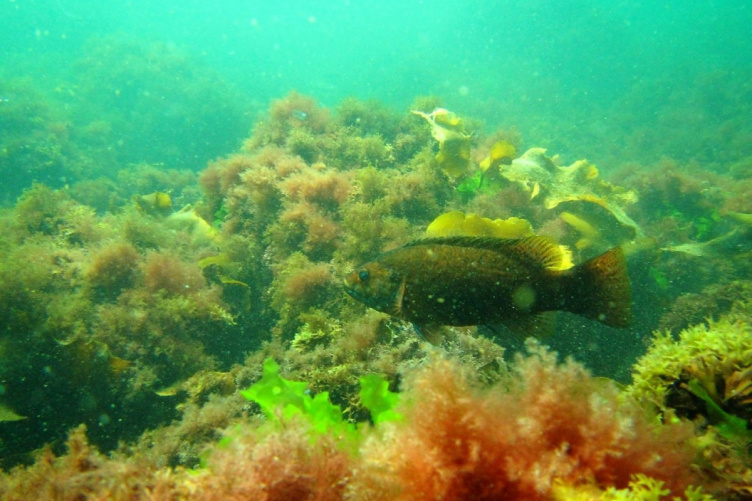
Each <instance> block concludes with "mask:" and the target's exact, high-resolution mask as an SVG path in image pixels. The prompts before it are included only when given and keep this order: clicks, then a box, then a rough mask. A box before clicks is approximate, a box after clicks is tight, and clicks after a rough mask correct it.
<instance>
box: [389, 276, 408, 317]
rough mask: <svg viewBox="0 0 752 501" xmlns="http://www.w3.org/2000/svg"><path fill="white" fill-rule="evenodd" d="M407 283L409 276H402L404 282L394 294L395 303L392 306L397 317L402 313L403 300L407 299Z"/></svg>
mask: <svg viewBox="0 0 752 501" xmlns="http://www.w3.org/2000/svg"><path fill="white" fill-rule="evenodd" d="M406 285H407V277H404V278H402V283H401V284H400V286H399V288H398V289H397V292H396V294H395V295H394V305H393V306H392V308H393V310H392V311H394V313H392V315H394V316H395V317H399V316H400V315H401V314H402V301H403V300H404V299H405V287H406Z"/></svg>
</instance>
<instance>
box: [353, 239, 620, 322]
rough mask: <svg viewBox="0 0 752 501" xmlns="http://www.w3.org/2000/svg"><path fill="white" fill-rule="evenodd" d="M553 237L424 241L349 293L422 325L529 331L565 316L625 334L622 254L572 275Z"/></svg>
mask: <svg viewBox="0 0 752 501" xmlns="http://www.w3.org/2000/svg"><path fill="white" fill-rule="evenodd" d="M560 261H561V252H560V250H559V248H558V246H557V245H556V244H555V243H554V242H553V240H551V239H549V238H547V237H530V238H523V239H513V240H507V239H498V238H476V237H448V238H434V239H426V240H419V241H417V242H414V243H411V244H409V245H406V246H404V247H401V248H399V249H395V250H393V251H390V252H387V253H385V254H382V255H381V256H379V257H378V258H377V259H376V260H374V261H371V262H369V263H366V264H364V265H363V266H361V267H360V268H358V269H357V270H356V271H354V272H353V273H351V274H350V275H348V277H346V279H345V289H346V290H347V292H348V293H349V294H350V295H351V296H353V297H354V298H355V299H358V300H359V301H361V302H363V303H365V304H366V305H368V306H370V307H372V308H374V309H377V310H379V311H383V312H385V313H389V314H391V315H393V316H395V317H398V318H401V319H403V320H407V321H409V322H413V323H415V324H417V325H456V326H463V325H481V324H504V325H507V326H508V327H510V328H512V329H513V330H518V331H519V330H522V331H525V330H530V329H529V327H530V326H532V325H534V324H535V321H536V319H537V318H538V317H539V315H538V314H541V313H544V312H549V311H557V310H564V311H570V312H572V313H576V314H579V315H583V316H586V317H589V318H594V319H596V320H598V321H601V322H603V323H605V324H607V325H611V326H614V327H625V326H627V325H629V323H630V320H631V310H630V308H631V306H630V305H631V300H630V288H629V279H628V277H627V273H626V265H625V260H624V255H623V253H622V251H621V250H620V249H619V248H615V249H612V250H610V251H608V252H606V253H605V254H603V255H601V256H598V257H596V258H593V259H592V260H590V261H588V262H586V263H584V264H582V265H580V266H577V267H574V268H571V269H569V270H564V271H559V270H556V269H554V268H555V267H556V266H557V265H558V264H559V263H560Z"/></svg>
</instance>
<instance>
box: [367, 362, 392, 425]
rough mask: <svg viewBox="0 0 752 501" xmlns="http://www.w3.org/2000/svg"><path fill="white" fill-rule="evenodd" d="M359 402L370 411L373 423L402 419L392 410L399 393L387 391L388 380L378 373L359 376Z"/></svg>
mask: <svg viewBox="0 0 752 501" xmlns="http://www.w3.org/2000/svg"><path fill="white" fill-rule="evenodd" d="M360 402H361V403H362V404H363V407H365V408H366V409H368V411H369V412H370V413H371V419H372V420H373V423H374V424H379V423H383V422H385V421H398V420H400V419H402V415H401V414H399V413H398V412H396V411H395V410H394V408H395V407H396V406H397V404H398V403H399V394H398V393H394V392H392V391H389V381H387V380H386V379H384V378H383V377H382V376H379V375H378V374H368V375H366V376H363V377H361V378H360Z"/></svg>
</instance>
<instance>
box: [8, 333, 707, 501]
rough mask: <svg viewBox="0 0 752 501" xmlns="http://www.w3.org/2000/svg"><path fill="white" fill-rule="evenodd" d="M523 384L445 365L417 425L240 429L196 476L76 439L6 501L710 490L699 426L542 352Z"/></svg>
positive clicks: (518, 377) (413, 378) (431, 383)
mask: <svg viewBox="0 0 752 501" xmlns="http://www.w3.org/2000/svg"><path fill="white" fill-rule="evenodd" d="M528 347H529V349H530V351H531V353H532V354H531V355H530V356H528V357H527V358H522V357H520V358H518V361H517V364H516V366H515V368H514V370H513V373H512V375H511V376H510V378H509V379H508V380H507V381H505V382H503V383H502V384H501V385H499V384H497V385H495V386H493V387H490V388H486V389H479V387H478V384H477V383H474V382H473V378H472V377H471V376H470V372H469V371H468V367H466V366H462V365H460V364H459V363H458V362H456V361H452V360H450V359H446V358H442V357H439V356H435V357H433V358H432V359H431V360H430V361H429V363H428V364H427V365H426V366H425V367H423V368H420V369H417V370H414V371H413V373H412V374H411V375H409V376H408V378H407V383H406V390H405V391H404V392H403V393H402V400H403V402H405V403H404V404H402V405H401V407H399V408H398V410H399V411H400V412H401V413H402V415H403V419H402V420H400V421H391V422H386V423H380V424H379V425H378V426H375V427H371V428H369V427H365V428H362V429H361V430H360V432H359V434H356V435H346V436H340V435H338V434H337V433H336V432H329V433H324V434H314V433H313V432H312V428H311V423H309V422H308V421H307V420H305V419H303V417H302V416H300V415H298V416H296V417H293V418H291V419H288V420H286V421H285V422H284V425H283V426H271V424H270V423H267V424H265V425H260V426H259V424H258V421H255V422H251V423H248V424H246V425H240V426H238V425H235V426H232V427H231V428H230V429H229V430H228V431H227V432H226V433H227V434H226V438H225V439H224V440H223V441H222V443H221V444H220V445H216V446H213V447H212V448H211V449H210V451H209V452H208V453H207V454H206V455H205V457H204V462H205V466H204V467H202V468H200V469H198V470H195V471H193V472H188V471H186V470H183V469H182V468H177V469H169V468H164V467H159V466H157V464H156V463H155V462H153V461H151V460H149V459H148V452H145V453H144V452H142V454H146V455H137V456H136V457H131V458H127V459H126V458H124V457H122V456H118V457H116V458H113V459H106V458H104V457H103V456H101V455H99V454H98V453H97V452H96V451H94V450H93V449H91V448H90V447H89V446H88V444H87V443H86V440H85V437H84V435H83V430H82V429H80V428H79V429H78V430H77V431H76V432H74V433H73V435H72V436H71V438H70V440H69V442H68V447H69V452H68V454H67V455H65V456H62V457H59V458H55V457H54V456H53V455H52V454H51V453H49V452H44V453H43V454H42V456H40V458H39V459H38V461H37V463H36V464H35V465H33V466H31V467H28V468H17V469H15V470H14V471H13V472H11V473H10V474H8V475H5V476H3V477H0V495H2V497H3V499H30V498H38V497H40V496H44V495H45V493H49V492H51V491H50V489H52V490H54V492H56V493H58V494H57V497H56V498H55V499H64V500H67V499H80V498H79V497H76V496H83V495H85V496H90V497H95V498H107V499H143V498H146V497H147V496H148V497H149V499H204V500H213V499H217V500H219V499H222V500H236V499H237V500H241V499H262V500H270V501H272V500H290V499H312V500H340V499H350V500H380V499H385V500H386V499H390V500H392V499H396V500H400V499H405V500H414V499H445V500H452V499H479V500H482V499H508V500H518V499H519V500H536V499H541V500H543V499H550V498H551V495H552V488H553V487H554V485H557V486H562V485H565V486H571V487H573V488H591V489H599V490H605V489H607V488H610V487H616V488H627V487H628V482H629V481H630V479H631V477H632V475H636V474H643V475H647V476H649V477H652V478H654V479H656V480H659V481H662V482H664V486H665V488H667V489H670V491H671V493H672V494H675V495H681V494H682V493H684V491H685V489H686V488H687V487H688V486H689V485H699V483H700V482H701V480H700V478H698V477H697V476H695V475H694V474H693V473H692V469H691V463H692V460H693V458H694V451H693V449H692V448H691V445H690V442H689V441H688V439H689V438H690V437H691V436H692V427H691V426H690V425H688V424H686V423H685V424H680V425H673V424H672V425H660V424H657V423H655V422H653V421H652V420H651V419H650V418H649V417H648V416H647V415H645V414H644V413H643V411H642V410H641V409H640V408H638V407H636V404H634V403H631V402H627V401H621V400H620V399H619V397H618V395H617V391H616V389H615V388H614V387H613V385H607V384H604V383H603V382H602V381H598V380H595V379H593V378H591V377H590V376H589V375H588V374H587V372H586V371H585V370H584V369H583V368H582V367H581V366H580V365H578V364H575V363H573V362H566V363H564V364H557V363H556V357H555V355H554V354H552V353H551V352H548V351H546V350H545V349H543V348H541V347H539V346H537V345H528Z"/></svg>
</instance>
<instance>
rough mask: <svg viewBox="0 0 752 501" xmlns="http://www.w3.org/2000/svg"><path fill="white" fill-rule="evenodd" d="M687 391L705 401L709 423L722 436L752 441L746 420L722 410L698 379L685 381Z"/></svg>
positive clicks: (751, 432)
mask: <svg viewBox="0 0 752 501" xmlns="http://www.w3.org/2000/svg"><path fill="white" fill-rule="evenodd" d="M687 387H688V388H689V391H690V392H692V394H693V395H694V396H696V397H697V398H699V399H701V400H702V401H703V402H705V408H706V409H707V416H708V419H709V420H710V424H712V425H713V426H715V427H716V428H718V431H719V432H720V434H721V435H722V436H724V437H725V438H727V439H729V440H733V439H736V438H741V439H743V440H744V442H745V443H749V442H752V431H750V430H748V429H747V421H746V420H744V419H742V418H740V417H738V416H735V415H733V414H729V413H728V412H726V411H724V410H723V409H722V408H721V406H720V405H718V403H717V402H716V401H715V400H713V397H711V396H710V394H709V393H708V390H706V389H705V388H704V387H703V386H702V384H701V383H700V381H698V380H697V379H692V380H690V381H689V382H688V383H687Z"/></svg>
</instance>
